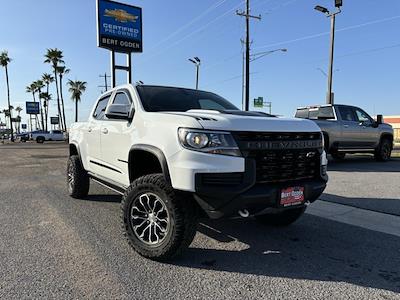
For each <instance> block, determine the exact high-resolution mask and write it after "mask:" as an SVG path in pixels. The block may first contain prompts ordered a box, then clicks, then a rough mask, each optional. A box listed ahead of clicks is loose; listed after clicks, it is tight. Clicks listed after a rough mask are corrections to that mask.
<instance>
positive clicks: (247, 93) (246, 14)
mask: <svg viewBox="0 0 400 300" xmlns="http://www.w3.org/2000/svg"><path fill="white" fill-rule="evenodd" d="M236 14H237V15H238V16H241V17H245V18H246V40H245V44H246V57H245V60H246V66H245V69H246V91H245V107H244V109H245V110H246V111H248V110H249V107H250V19H251V18H252V19H256V20H261V15H259V16H253V15H250V0H246V11H245V12H243V11H236Z"/></svg>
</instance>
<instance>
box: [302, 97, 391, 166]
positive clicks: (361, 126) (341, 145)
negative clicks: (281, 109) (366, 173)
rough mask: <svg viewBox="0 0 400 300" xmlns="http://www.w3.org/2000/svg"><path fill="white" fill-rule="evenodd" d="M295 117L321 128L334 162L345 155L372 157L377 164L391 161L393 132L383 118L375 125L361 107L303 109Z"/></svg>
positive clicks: (324, 106) (313, 107)
mask: <svg viewBox="0 0 400 300" xmlns="http://www.w3.org/2000/svg"><path fill="white" fill-rule="evenodd" d="M296 117H297V118H302V119H309V120H313V121H314V122H315V123H317V124H318V126H319V127H320V128H321V130H322V132H323V134H324V140H325V150H326V152H327V153H330V154H331V155H332V157H333V158H335V159H344V158H345V155H346V153H373V154H374V155H375V158H376V159H377V160H378V161H387V160H389V159H390V157H391V152H392V150H393V128H392V126H390V125H389V124H385V123H383V118H382V116H381V115H378V116H377V120H376V121H375V120H374V119H373V118H372V117H371V116H370V115H369V114H367V113H366V112H365V111H364V110H362V109H361V108H359V107H355V106H350V105H337V104H335V105H316V106H307V107H300V108H298V109H297V111H296Z"/></svg>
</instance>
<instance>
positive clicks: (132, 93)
mask: <svg viewBox="0 0 400 300" xmlns="http://www.w3.org/2000/svg"><path fill="white" fill-rule="evenodd" d="M69 138H70V141H69V143H70V157H69V161H68V171H67V174H68V190H69V194H70V195H71V196H72V197H74V198H82V197H86V196H87V194H88V191H89V179H92V180H93V181H95V182H97V183H100V184H102V185H104V186H106V187H108V188H110V189H112V190H114V191H115V192H117V193H120V194H122V195H123V198H122V202H121V221H122V224H123V229H124V234H125V236H126V237H127V239H128V241H129V243H130V244H131V246H132V247H133V248H134V249H135V250H136V251H137V252H138V253H140V254H141V255H143V256H145V257H147V258H151V259H156V260H162V259H168V258H171V257H172V256H174V255H176V254H177V253H179V252H180V251H181V250H183V249H185V248H186V247H188V246H189V244H190V243H191V241H192V240H193V238H194V235H195V233H196V226H197V222H198V218H199V217H209V218H214V219H217V218H222V217H232V216H237V217H240V216H241V217H249V216H255V217H256V218H257V219H258V220H260V221H261V222H263V223H266V224H269V225H278V226H284V225H289V224H291V223H293V222H294V221H296V220H297V219H298V218H299V217H300V216H301V215H302V214H303V213H304V211H305V209H306V206H307V205H308V204H310V203H311V202H314V201H315V200H316V199H318V197H319V196H320V195H321V193H322V192H323V191H324V189H325V187H326V182H327V180H328V177H327V174H326V167H327V159H326V155H325V152H324V149H323V138H322V134H321V131H320V129H319V127H318V126H317V125H316V124H315V123H314V122H312V121H308V120H299V119H279V118H273V117H267V116H266V115H265V114H263V113H257V112H243V111H240V110H239V109H237V108H236V107H235V106H234V105H232V104H231V103H230V102H228V101H227V100H225V99H223V98H222V97H220V96H218V95H216V94H213V93H210V92H204V91H197V90H190V89H182V88H173V87H160V86H148V85H138V86H133V85H125V86H121V87H118V88H115V89H113V90H111V91H109V92H107V93H105V94H103V95H102V96H101V97H100V98H99V99H98V100H97V102H96V104H95V105H94V108H93V111H92V113H91V114H90V117H89V120H88V122H85V123H75V124H73V125H72V127H71V130H70V135H69Z"/></svg>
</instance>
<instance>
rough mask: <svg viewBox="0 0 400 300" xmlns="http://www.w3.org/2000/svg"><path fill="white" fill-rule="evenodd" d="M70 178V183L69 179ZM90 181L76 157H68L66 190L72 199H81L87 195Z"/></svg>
mask: <svg viewBox="0 0 400 300" xmlns="http://www.w3.org/2000/svg"><path fill="white" fill-rule="evenodd" d="M70 176H72V182H71V177H70ZM89 187H90V179H89V175H88V173H87V172H86V170H85V169H84V168H83V166H82V163H81V160H80V159H79V156H78V155H72V156H70V157H69V160H68V165H67V188H68V193H69V195H70V196H71V197H72V198H76V199H82V198H85V197H86V196H87V195H88V193H89Z"/></svg>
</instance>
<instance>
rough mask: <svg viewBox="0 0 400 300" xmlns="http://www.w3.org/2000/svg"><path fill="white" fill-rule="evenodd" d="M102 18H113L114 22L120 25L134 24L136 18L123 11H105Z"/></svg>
mask: <svg viewBox="0 0 400 300" xmlns="http://www.w3.org/2000/svg"><path fill="white" fill-rule="evenodd" d="M104 16H106V17H110V18H114V19H115V20H116V21H118V22H121V23H127V22H133V23H135V22H136V21H137V19H138V18H139V17H138V16H134V15H132V14H130V13H128V12H126V11H125V10H123V9H113V10H110V9H106V10H105V14H104Z"/></svg>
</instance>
